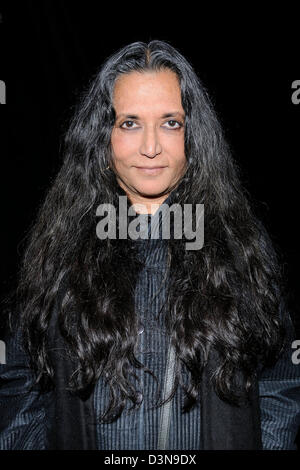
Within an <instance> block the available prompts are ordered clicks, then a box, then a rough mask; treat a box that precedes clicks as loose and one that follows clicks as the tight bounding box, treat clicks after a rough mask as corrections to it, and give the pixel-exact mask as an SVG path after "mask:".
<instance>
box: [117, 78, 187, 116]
mask: <svg viewBox="0 0 300 470" xmlns="http://www.w3.org/2000/svg"><path fill="white" fill-rule="evenodd" d="M113 103H114V107H115V109H116V110H117V111H118V112H123V111H130V110H132V111H133V110H134V108H138V109H141V110H145V109H153V108H162V107H165V106H176V107H177V108H179V109H181V110H182V105H181V90H180V85H179V80H178V77H177V75H176V74H175V73H174V72H172V71H171V70H169V69H164V70H160V71H147V72H137V71H134V72H130V73H128V74H124V75H121V76H120V77H118V79H117V81H116V83H115V88H114V94H113ZM128 108H130V109H128ZM136 111H137V109H136Z"/></svg>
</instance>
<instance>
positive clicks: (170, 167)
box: [111, 69, 186, 202]
mask: <svg viewBox="0 0 300 470" xmlns="http://www.w3.org/2000/svg"><path fill="white" fill-rule="evenodd" d="M113 105H114V109H115V112H116V120H115V124H114V128H113V130H112V136H111V145H112V158H113V165H114V170H115V172H116V176H117V180H118V183H119V185H120V186H121V187H122V188H123V189H124V190H125V192H126V193H127V195H128V197H129V198H130V199H131V200H132V202H135V201H136V200H137V199H139V198H142V199H144V200H147V199H148V198H149V199H152V200H153V199H155V198H160V197H161V196H162V195H163V196H164V197H163V199H162V200H164V199H166V197H167V196H168V194H169V193H170V192H171V191H172V189H174V187H175V186H176V184H177V183H178V181H179V179H180V178H181V176H182V175H183V174H184V171H185V165H186V157H185V153H184V110H183V108H182V104H181V92H180V86H179V82H178V78H177V76H176V74H175V73H174V72H172V71H171V70H169V69H167V70H162V71H158V72H131V73H129V74H124V75H121V76H120V77H119V78H118V80H117V81H116V84H115V89H114V97H113Z"/></svg>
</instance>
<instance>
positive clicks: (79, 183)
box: [17, 40, 285, 421]
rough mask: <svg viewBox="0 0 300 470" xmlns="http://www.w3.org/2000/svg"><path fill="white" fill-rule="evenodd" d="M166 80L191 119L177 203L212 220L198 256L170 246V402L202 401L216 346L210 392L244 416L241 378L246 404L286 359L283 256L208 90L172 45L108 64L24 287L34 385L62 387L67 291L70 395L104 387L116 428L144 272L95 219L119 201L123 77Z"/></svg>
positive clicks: (37, 235) (82, 110)
mask: <svg viewBox="0 0 300 470" xmlns="http://www.w3.org/2000/svg"><path fill="white" fill-rule="evenodd" d="M166 68H167V69H170V70H171V71H173V72H174V73H176V75H177V77H178V79H179V83H180V88H181V96H182V105H183V108H184V111H185V116H186V117H185V154H186V157H187V169H186V173H185V175H184V176H183V178H182V180H181V181H180V182H179V184H178V186H177V187H176V188H174V190H173V191H172V198H173V199H174V201H176V202H178V203H181V204H184V203H193V204H196V203H203V204H204V207H205V243H204V246H203V248H202V249H201V250H195V251H188V250H186V249H185V247H184V240H182V241H180V240H170V241H168V250H169V255H170V258H169V259H170V260H171V261H170V276H169V283H168V288H167V302H168V305H169V308H167V309H166V317H165V321H166V325H167V328H168V331H169V334H170V336H171V339H172V342H173V345H174V347H175V349H176V353H177V357H178V359H179V360H178V361H177V366H176V381H175V388H174V390H175V389H176V387H177V386H178V385H179V384H180V385H181V386H183V387H184V390H185V397H186V398H185V404H184V407H183V412H186V411H188V410H189V409H191V407H193V406H194V405H195V403H196V402H197V400H198V399H199V390H200V387H199V385H200V382H201V374H202V371H203V367H204V366H205V364H206V361H207V359H208V354H209V350H210V348H211V347H213V348H215V349H216V350H217V351H218V353H219V355H220V363H219V364H218V365H217V366H216V369H215V371H214V373H213V376H212V380H213V384H214V387H215V390H216V392H217V394H218V395H219V396H220V397H221V398H222V399H223V400H226V401H228V402H230V403H237V398H238V393H237V390H236V386H235V375H236V373H238V372H241V371H242V373H243V376H244V378H245V381H244V388H245V392H247V391H249V390H250V388H251V385H252V383H253V377H254V374H255V372H256V370H257V368H258V366H260V365H269V364H272V363H273V362H274V361H275V360H276V359H277V358H278V357H279V355H280V353H281V352H282V349H283V347H284V338H285V329H284V326H283V321H284V318H283V316H282V315H281V313H280V303H281V298H282V288H281V286H282V277H283V276H282V272H281V267H280V262H279V258H278V254H277V253H276V250H275V248H274V246H273V244H272V243H271V240H270V238H269V236H268V234H267V233H266V230H265V229H264V227H263V225H262V223H261V222H260V221H259V220H258V218H257V217H256V216H255V215H254V210H252V208H251V207H250V205H252V203H251V204H250V197H249V195H248V193H247V191H246V190H245V189H244V188H243V187H242V185H241V183H240V180H241V178H240V174H239V170H238V168H237V165H236V163H235V162H234V160H233V158H232V156H231V152H230V148H229V145H228V144H227V142H226V139H225V137H224V133H223V130H222V127H221V125H220V122H219V119H218V118H217V114H216V112H215V111H214V109H213V105H212V102H211V100H210V98H209V96H208V94H207V91H206V89H205V87H204V86H203V84H202V83H201V81H200V80H199V78H198V77H197V76H196V74H195V72H194V70H193V68H192V67H191V65H190V64H189V63H188V61H187V60H186V59H185V58H184V57H183V56H182V55H181V54H180V53H179V52H178V51H177V50H176V49H174V48H173V47H172V46H171V45H170V44H168V43H167V42H162V41H158V40H155V41H151V42H150V43H149V44H145V43H142V42H135V43H133V44H130V45H128V46H126V47H124V48H123V49H121V50H119V51H118V52H116V53H115V54H113V55H112V56H111V57H109V58H108V59H107V60H106V61H105V63H104V64H103V65H102V67H101V68H100V70H99V71H98V72H97V73H96V74H95V76H93V77H92V79H91V82H90V83H89V84H88V86H87V87H86V89H85V90H84V92H83V93H82V94H81V95H80V97H79V100H78V103H77V105H76V107H75V110H74V114H73V117H72V119H71V122H70V125H69V127H68V130H67V132H66V133H65V136H64V144H63V157H64V160H63V163H62V167H61V169H60V171H59V173H58V175H57V177H56V179H55V181H54V183H53V184H52V185H51V188H50V189H49V191H48V193H47V196H46V199H45V201H44V203H43V204H42V206H41V208H40V209H39V211H38V215H37V219H36V221H35V222H34V223H33V225H32V228H31V229H30V233H29V241H28V243H27V246H26V250H25V254H24V257H23V260H22V265H21V269H20V279H19V284H18V288H17V299H18V305H19V310H20V312H21V316H20V318H21V326H22V331H23V333H24V346H25V348H26V350H27V352H28V353H29V355H30V358H31V366H32V368H33V370H34V371H35V372H36V380H37V382H38V383H40V385H41V386H42V388H47V387H49V386H50V384H53V376H54V368H53V364H52V363H51V359H50V357H49V325H50V321H51V314H52V312H53V306H54V304H55V301H57V296H58V292H59V290H60V289H61V286H62V281H63V280H64V279H67V293H66V295H65V296H64V299H63V302H62V303H61V305H60V308H59V317H58V324H59V328H60V332H61V335H62V337H63V338H64V340H65V343H66V345H67V348H68V350H69V352H70V354H71V356H72V358H73V360H74V362H75V365H76V367H75V370H74V373H73V374H72V376H71V377H70V381H69V387H70V390H71V391H72V392H73V393H77V394H79V395H80V394H82V393H85V391H86V390H88V389H90V388H91V387H93V386H94V385H95V383H96V382H97V380H98V379H99V377H100V376H101V375H102V376H103V377H106V381H107V383H108V384H109V386H110V391H111V401H110V403H109V406H108V409H107V410H106V412H105V413H104V415H103V416H102V417H101V419H102V420H103V421H112V420H114V419H116V418H117V417H118V416H120V414H121V413H122V411H123V409H124V406H125V404H126V401H127V400H131V402H132V403H133V406H138V400H137V395H136V391H135V388H134V386H133V385H132V381H131V378H132V377H133V376H134V373H135V370H136V368H138V367H144V366H143V364H141V363H140V362H139V361H138V360H137V359H136V357H135V354H134V348H135V344H136V338H137V336H138V335H137V332H138V321H137V318H136V312H135V309H134V300H133V299H134V290H135V283H136V279H137V274H138V272H139V270H140V269H141V263H140V262H139V261H138V259H137V258H136V257H135V256H134V254H135V244H134V241H132V240H109V239H107V240H99V239H98V238H97V236H96V224H97V221H98V219H97V217H96V208H97V207H98V205H99V204H100V203H104V202H105V203H112V204H114V203H116V198H117V197H118V195H120V194H122V190H120V187H119V186H118V184H117V180H116V175H115V173H114V171H110V170H108V171H107V170H106V168H107V166H108V165H109V164H110V163H111V146H110V138H111V131H112V128H113V126H114V122H115V111H114V108H113V100H112V97H113V90H114V84H115V81H116V79H117V78H118V77H119V76H120V75H121V74H127V73H130V72H132V71H139V72H144V71H158V70H161V69H166ZM182 364H185V366H186V367H187V368H188V370H189V372H190V383H189V384H188V385H183V384H182V380H181V368H182ZM174 390H173V394H172V395H174V393H175V392H174Z"/></svg>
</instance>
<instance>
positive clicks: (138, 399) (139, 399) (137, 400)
mask: <svg viewBox="0 0 300 470" xmlns="http://www.w3.org/2000/svg"><path fill="white" fill-rule="evenodd" d="M142 401H143V394H142V393H141V392H137V394H136V402H137V403H141V402H142Z"/></svg>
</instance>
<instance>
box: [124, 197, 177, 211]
mask: <svg viewBox="0 0 300 470" xmlns="http://www.w3.org/2000/svg"><path fill="white" fill-rule="evenodd" d="M127 197H128V198H129V199H130V201H131V203H132V205H133V207H134V210H135V211H136V212H137V213H139V214H155V212H156V211H157V209H158V208H159V206H160V205H161V204H162V203H163V202H164V201H165V200H166V199H167V197H168V194H164V195H163V196H160V197H154V198H147V197H144V196H140V195H137V194H134V195H132V194H127Z"/></svg>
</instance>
